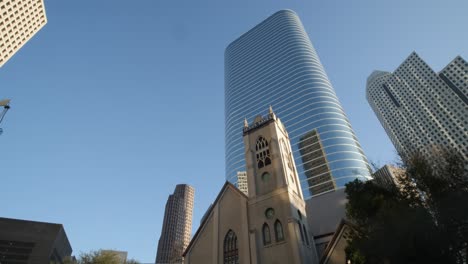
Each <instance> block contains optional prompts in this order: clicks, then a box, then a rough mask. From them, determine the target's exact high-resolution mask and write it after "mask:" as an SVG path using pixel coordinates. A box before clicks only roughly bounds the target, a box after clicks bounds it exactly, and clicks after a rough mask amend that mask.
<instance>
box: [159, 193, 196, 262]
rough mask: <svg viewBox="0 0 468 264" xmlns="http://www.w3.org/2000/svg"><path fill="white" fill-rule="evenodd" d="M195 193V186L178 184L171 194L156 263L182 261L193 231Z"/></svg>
mask: <svg viewBox="0 0 468 264" xmlns="http://www.w3.org/2000/svg"><path fill="white" fill-rule="evenodd" d="M194 193H195V190H194V189H193V187H191V186H189V185H187V184H178V185H177V186H176V188H175V190H174V193H173V194H171V195H169V198H168V199H167V203H166V210H165V212H164V222H163V227H162V231H161V237H160V238H159V243H158V252H157V255H156V264H158V263H161V264H163V263H164V264H165V263H182V254H183V253H184V250H185V248H187V246H188V244H189V242H190V235H191V232H192V215H193V197H194Z"/></svg>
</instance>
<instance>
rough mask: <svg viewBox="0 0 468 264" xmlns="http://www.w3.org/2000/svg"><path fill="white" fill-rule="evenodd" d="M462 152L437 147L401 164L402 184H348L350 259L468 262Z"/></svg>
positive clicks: (357, 262) (467, 178)
mask: <svg viewBox="0 0 468 264" xmlns="http://www.w3.org/2000/svg"><path fill="white" fill-rule="evenodd" d="M465 166H466V161H464V160H463V159H462V158H461V157H460V156H459V155H458V154H456V153H455V152H450V151H442V150H438V151H435V152H434V153H433V155H432V156H430V157H427V156H426V157H423V156H422V155H419V154H417V155H414V156H413V157H411V158H410V159H409V160H407V161H406V162H405V163H404V164H403V168H404V169H405V173H404V174H402V175H400V176H399V179H398V180H399V182H400V183H401V187H397V186H379V185H378V184H375V183H374V181H368V182H361V181H357V180H356V181H354V182H351V183H348V184H347V185H346V193H347V196H348V204H347V206H346V211H347V212H346V213H347V217H348V218H349V220H350V221H351V222H352V223H353V224H354V225H355V226H354V230H353V232H352V233H351V239H350V241H349V245H348V247H347V249H346V253H347V254H348V257H349V259H350V260H351V263H353V264H361V263H464V262H463V261H466V251H467V242H468V175H467V169H466V167H465Z"/></svg>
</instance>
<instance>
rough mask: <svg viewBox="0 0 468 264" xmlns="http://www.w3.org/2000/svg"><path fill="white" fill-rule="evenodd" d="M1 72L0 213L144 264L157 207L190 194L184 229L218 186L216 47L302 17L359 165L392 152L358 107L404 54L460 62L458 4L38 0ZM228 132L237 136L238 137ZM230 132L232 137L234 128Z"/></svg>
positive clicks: (150, 257) (150, 255)
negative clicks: (34, 27) (185, 190)
mask: <svg viewBox="0 0 468 264" xmlns="http://www.w3.org/2000/svg"><path fill="white" fill-rule="evenodd" d="M45 4H46V10H47V17H48V24H47V25H46V26H45V27H44V28H43V29H42V30H41V31H40V32H39V33H38V34H37V35H36V36H35V37H34V38H33V39H32V40H31V41H29V43H27V44H26V45H25V46H24V47H23V48H22V49H21V50H20V51H19V52H18V53H17V54H16V55H15V56H13V57H12V58H11V59H10V61H9V62H7V63H6V65H5V66H3V67H2V68H0V98H11V99H12V102H11V105H12V108H11V110H10V111H9V112H8V114H7V116H6V117H5V120H4V122H3V125H2V126H3V128H4V134H3V135H1V136H0V187H1V191H0V201H1V203H0V216H3V217H12V218H22V219H31V220H37V221H48V222H57V223H62V224H63V225H64V226H65V230H66V232H67V235H68V238H69V239H70V242H71V244H72V247H73V250H74V253H75V254H78V253H79V252H80V251H88V250H91V249H99V248H104V249H119V250H126V251H128V252H129V256H131V257H134V258H136V259H139V260H140V261H143V262H153V261H154V259H155V254H156V246H157V243H158V239H159V235H160V231H161V225H162V220H163V214H164V206H165V203H166V200H167V196H168V195H169V194H170V193H172V191H173V189H174V187H175V185H176V184H178V183H188V184H191V185H193V186H194V187H195V190H196V193H195V212H194V227H193V232H195V230H196V228H197V227H198V224H199V220H200V218H201V216H202V215H203V213H204V212H205V210H206V209H207V207H208V206H209V204H210V202H212V201H213V200H214V198H215V196H216V195H217V193H218V191H219V189H220V187H221V186H222V184H223V183H224V179H225V177H224V69H223V67H224V58H223V56H224V49H225V47H226V46H227V45H228V44H229V43H230V42H231V41H233V40H234V39H236V38H237V37H238V36H240V35H241V34H242V33H244V32H245V31H247V30H249V29H250V28H251V27H253V26H255V25H256V24H257V23H259V22H260V21H262V20H263V19H265V18H266V17H268V16H269V15H271V14H273V13H274V12H276V11H278V10H280V9H284V8H290V9H293V10H295V11H296V12H297V13H298V15H299V16H300V17H301V19H302V21H303V23H304V26H305V28H306V30H307V32H308V34H309V36H310V38H311V40H312V42H313V44H314V46H315V48H316V49H317V52H318V54H319V56H320V58H321V60H322V63H323V64H324V66H325V69H326V71H327V73H328V75H329V77H330V79H331V82H332V84H333V86H334V88H335V89H336V92H337V94H338V97H339V99H340V100H341V103H342V104H343V107H344V109H345V111H346V113H347V114H348V117H349V119H350V121H351V124H352V125H353V128H354V129H355V131H356V134H357V136H358V138H359V139H360V142H361V144H362V146H363V148H364V151H365V153H366V154H367V156H368V158H369V159H370V160H373V161H376V162H377V163H380V164H384V163H385V162H388V161H392V160H393V159H394V156H395V151H394V148H393V146H392V145H391V143H390V141H389V139H388V138H387V136H386V134H385V132H384V130H383V128H382V127H381V125H380V123H379V122H378V120H377V118H376V117H375V115H374V113H373V112H372V110H371V109H370V107H369V105H368V103H367V101H366V99H365V82H366V78H367V77H368V75H369V74H370V73H371V72H372V71H373V70H374V69H381V70H388V71H393V70H394V69H395V68H396V67H398V65H399V64H400V63H401V62H402V61H403V60H404V59H405V58H406V57H407V56H408V55H409V54H410V53H411V52H412V51H416V52H418V54H419V55H421V56H422V58H424V59H425V60H426V61H427V62H428V63H429V65H431V67H433V69H435V70H436V71H439V70H440V69H442V68H443V67H444V66H445V65H446V64H448V63H449V62H450V61H451V60H452V59H453V58H454V57H455V56H456V55H461V56H462V57H464V58H465V59H468V34H467V31H466V27H467V25H468V15H467V13H468V1H466V0H459V1H456V0H454V1H439V0H437V1H435V0H434V1H428V0H417V1H408V0H392V1H375V0H370V1H359V2H358V1H335V0H331V1H328V0H327V1H277V0H268V1H266V0H264V1H260V0H256V1H248V0H245V1H237V0H236V1H219V0H212V1H159V0H158V1H150V0H138V1H128V0H125V1H124V0H99V1H96V0H81V1H63V0H46V3H45ZM239 129H241V128H239ZM239 131H240V130H239Z"/></svg>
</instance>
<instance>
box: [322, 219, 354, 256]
mask: <svg viewBox="0 0 468 264" xmlns="http://www.w3.org/2000/svg"><path fill="white" fill-rule="evenodd" d="M345 227H349V228H354V225H353V224H352V223H351V222H349V221H348V220H346V219H341V222H340V224H339V225H338V227H337V228H336V231H335V234H334V235H333V238H332V239H331V240H330V242H329V243H328V245H327V247H326V248H325V250H324V251H323V254H322V257H321V258H320V262H319V263H320V264H324V263H326V261H327V260H328V258H329V257H330V253H331V252H332V251H333V250H334V249H335V246H336V245H337V242H338V241H337V240H339V239H340V238H341V237H342V236H343V232H342V231H343V229H344V228H345Z"/></svg>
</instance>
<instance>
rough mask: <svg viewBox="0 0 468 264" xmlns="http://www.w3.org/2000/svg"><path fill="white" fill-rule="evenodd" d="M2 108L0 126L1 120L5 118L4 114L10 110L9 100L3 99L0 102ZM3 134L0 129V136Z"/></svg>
mask: <svg viewBox="0 0 468 264" xmlns="http://www.w3.org/2000/svg"><path fill="white" fill-rule="evenodd" d="M2 106H3V111H2V112H1V113H0V124H1V123H2V121H3V118H4V117H5V114H6V112H8V109H10V99H4V100H0V107H2ZM2 133H3V129H2V128H1V127H0V135H1V134H2Z"/></svg>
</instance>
